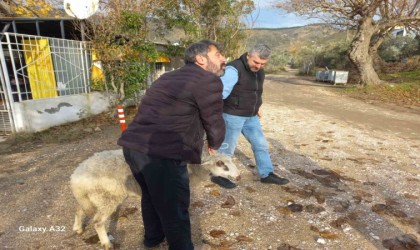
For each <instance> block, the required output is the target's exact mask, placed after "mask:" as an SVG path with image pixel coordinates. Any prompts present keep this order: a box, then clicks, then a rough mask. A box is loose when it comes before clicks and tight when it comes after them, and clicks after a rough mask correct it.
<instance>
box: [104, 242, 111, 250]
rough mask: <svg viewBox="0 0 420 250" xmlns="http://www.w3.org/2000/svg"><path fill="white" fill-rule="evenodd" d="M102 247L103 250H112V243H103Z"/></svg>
mask: <svg viewBox="0 0 420 250" xmlns="http://www.w3.org/2000/svg"><path fill="white" fill-rule="evenodd" d="M102 246H103V247H104V249H105V250H110V249H113V245H112V243H105V244H103V245H102Z"/></svg>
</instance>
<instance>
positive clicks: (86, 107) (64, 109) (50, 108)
mask: <svg viewBox="0 0 420 250" xmlns="http://www.w3.org/2000/svg"><path fill="white" fill-rule="evenodd" d="M13 104H14V105H13V106H14V107H13V117H14V123H15V129H16V132H18V133H21V132H29V133H30V132H38V131H42V130H45V129H48V128H50V127H54V126H58V125H62V124H65V123H69V122H74V121H78V120H81V119H83V118H86V117H89V116H92V115H96V114H99V113H102V112H104V111H107V110H108V109H109V106H110V104H109V99H108V97H107V96H105V95H104V94H103V93H100V92H92V93H89V94H80V95H72V96H60V97H57V98H47V99H37V100H28V101H23V102H15V103H13Z"/></svg>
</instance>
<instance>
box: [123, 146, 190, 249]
mask: <svg viewBox="0 0 420 250" xmlns="http://www.w3.org/2000/svg"><path fill="white" fill-rule="evenodd" d="M123 152H124V157H125V160H126V162H127V163H128V165H129V166H130V168H131V171H132V172H133V175H134V177H135V178H136V180H137V182H138V183H139V185H140V187H141V190H142V197H141V212H142V217H143V223H144V232H145V233H144V245H145V246H147V247H152V246H155V245H157V244H159V243H160V242H162V241H163V240H164V238H165V237H166V240H167V242H168V244H169V250H193V249H194V246H193V244H192V241H191V224H190V215H189V213H188V208H189V206H190V186H189V177H188V170H187V164H186V163H184V162H181V161H179V160H173V159H164V158H159V157H153V156H150V155H146V154H144V153H141V152H138V151H135V150H132V149H128V148H123Z"/></svg>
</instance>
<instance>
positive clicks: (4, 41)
mask: <svg viewBox="0 0 420 250" xmlns="http://www.w3.org/2000/svg"><path fill="white" fill-rule="evenodd" d="M0 43H1V49H0V63H1V68H0V80H1V85H0V98H1V99H0V135H9V134H12V133H14V132H15V130H14V124H13V110H14V104H15V103H16V102H24V101H28V100H33V99H42V98H56V97H59V96H66V95H77V94H82V93H88V92H89V91H90V88H89V85H90V84H89V83H90V77H91V76H90V75H91V74H90V72H91V65H92V59H91V50H90V46H89V43H87V42H83V41H74V40H66V39H58V38H50V37H42V36H32V35H24V34H17V33H2V37H1V40H0Z"/></svg>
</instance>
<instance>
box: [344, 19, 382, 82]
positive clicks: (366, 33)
mask: <svg viewBox="0 0 420 250" xmlns="http://www.w3.org/2000/svg"><path fill="white" fill-rule="evenodd" d="M374 32H375V27H374V25H373V24H372V20H371V19H367V20H364V21H363V22H362V24H361V25H360V26H359V28H358V30H357V32H356V36H355V39H354V40H353V42H352V43H351V45H350V50H349V58H350V61H351V62H352V63H353V64H354V65H355V66H356V68H357V71H358V72H359V76H360V83H361V84H363V85H377V84H381V83H382V81H381V80H380V79H379V76H378V74H377V73H376V71H375V69H374V67H373V56H374V55H373V54H372V53H373V51H372V50H370V48H371V43H370V42H371V39H372V36H373V34H374Z"/></svg>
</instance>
